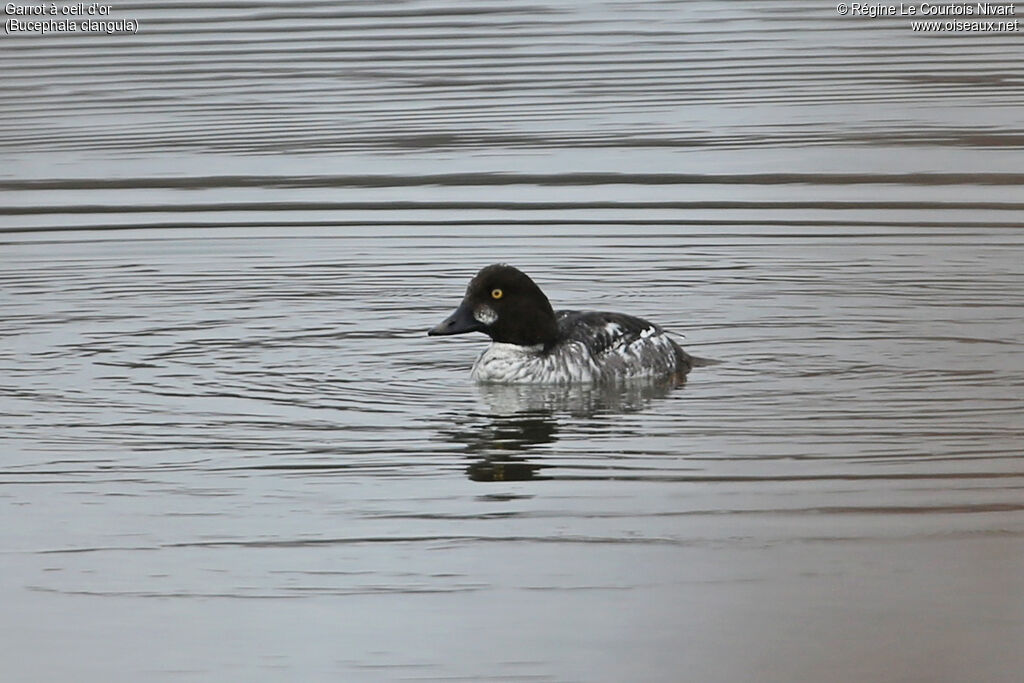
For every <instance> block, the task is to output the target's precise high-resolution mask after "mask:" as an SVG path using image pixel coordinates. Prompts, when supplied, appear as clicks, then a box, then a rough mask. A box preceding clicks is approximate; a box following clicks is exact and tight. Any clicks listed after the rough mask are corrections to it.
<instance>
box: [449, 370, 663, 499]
mask: <svg viewBox="0 0 1024 683" xmlns="http://www.w3.org/2000/svg"><path fill="white" fill-rule="evenodd" d="M675 386H676V384H675V382H674V380H672V379H671V378H661V379H660V380H633V381H630V382H626V383H624V384H615V385H610V386H609V385H543V384H540V385H538V384H481V385H479V386H478V387H477V389H478V390H479V392H480V397H481V398H482V399H483V401H484V403H486V404H487V406H488V407H489V408H490V412H489V413H488V414H487V415H486V416H484V415H480V414H475V415H474V414H464V415H461V416H460V417H459V418H457V420H456V422H457V424H455V425H452V426H451V427H450V428H447V429H444V430H442V434H443V435H444V436H445V437H447V438H448V439H449V440H451V441H454V442H456V443H461V444H463V445H465V448H466V451H467V452H468V453H469V454H470V456H471V457H472V459H473V461H472V462H471V463H470V464H469V465H468V466H467V468H466V473H467V475H468V476H469V478H470V479H472V480H473V481H522V480H527V479H544V478H546V477H543V476H541V475H540V472H541V470H543V469H545V468H547V467H550V465H545V464H538V463H533V462H529V461H527V460H526V458H525V457H524V456H525V454H526V453H527V452H530V451H534V450H537V449H540V448H543V447H545V446H548V445H550V444H553V443H555V442H556V441H558V432H559V427H560V424H559V417H558V416H559V415H566V414H568V415H570V416H572V417H576V418H579V417H595V416H599V415H604V416H607V415H616V414H621V413H629V412H635V411H638V410H641V409H643V408H644V407H646V406H648V405H650V403H651V402H652V401H654V400H655V399H658V398H661V397H664V396H666V395H667V394H668V393H669V392H670V391H671V390H672V389H673V387H675ZM481 418H483V419H484V421H483V422H481V421H480V419H481Z"/></svg>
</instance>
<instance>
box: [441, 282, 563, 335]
mask: <svg viewBox="0 0 1024 683" xmlns="http://www.w3.org/2000/svg"><path fill="white" fill-rule="evenodd" d="M557 331H558V327H557V324H556V322H555V312H554V311H553V310H552V308H551V303H550V302H549V301H548V298H547V297H546V296H544V292H542V291H540V287H538V286H537V285H536V284H535V283H534V281H533V280H531V279H530V277H529V276H528V275H527V274H526V273H524V272H522V271H521V270H518V269H516V268H513V267H512V266H509V265H505V264H503V263H496V264H494V265H492V266H487V267H486V268H484V269H483V270H481V271H480V272H479V273H477V274H476V277H474V278H473V279H472V280H471V281H470V283H469V286H468V287H467V288H466V296H465V297H463V299H462V303H461V304H459V307H458V308H457V309H455V312H454V313H452V314H451V315H450V316H448V317H447V318H445V319H444V321H442V322H441V324H439V325H437V326H436V327H433V328H431V329H430V330H428V331H427V334H429V335H431V336H442V335H449V334H464V333H466V332H483V333H484V334H486V335H487V336H489V337H490V338H491V339H492V340H494V341H496V342H502V343H505V344H517V345H519V346H534V345H537V344H543V345H544V346H550V345H551V344H553V343H554V341H555V338H556V335H557Z"/></svg>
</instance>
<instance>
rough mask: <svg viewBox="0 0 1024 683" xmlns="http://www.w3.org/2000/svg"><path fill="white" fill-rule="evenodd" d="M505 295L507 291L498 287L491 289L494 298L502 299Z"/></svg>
mask: <svg viewBox="0 0 1024 683" xmlns="http://www.w3.org/2000/svg"><path fill="white" fill-rule="evenodd" d="M503 296H505V292H503V291H501V290H500V289H498V288H497V287H495V288H494V289H492V290H491V298H492V299H500V298H501V297H503Z"/></svg>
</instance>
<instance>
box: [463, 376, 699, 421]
mask: <svg viewBox="0 0 1024 683" xmlns="http://www.w3.org/2000/svg"><path fill="white" fill-rule="evenodd" d="M677 386H679V382H678V381H677V380H676V378H674V377H660V378H641V379H634V380H629V381H627V382H622V383H618V384H481V385H479V386H478V387H477V389H478V390H479V392H480V397H481V398H482V399H483V400H484V402H485V403H487V405H488V406H489V407H490V409H491V411H492V412H493V413H495V414H511V413H526V412H531V411H545V412H547V413H568V414H569V415H573V416H577V417H591V416H594V415H600V414H617V413H632V412H636V411H638V410H642V409H644V408H645V407H647V406H648V405H650V403H651V401H653V400H655V399H658V398H663V397H665V396H667V395H668V393H669V392H670V391H672V389H674V388H675V387H677Z"/></svg>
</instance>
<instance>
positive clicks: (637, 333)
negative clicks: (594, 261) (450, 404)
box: [427, 263, 694, 384]
mask: <svg viewBox="0 0 1024 683" xmlns="http://www.w3.org/2000/svg"><path fill="white" fill-rule="evenodd" d="M465 332H483V333H485V334H486V335H487V336H489V337H490V338H491V342H492V343H491V345H490V346H489V347H488V348H487V350H485V351H484V352H483V354H481V356H480V357H479V358H478V359H477V361H476V363H474V364H473V373H472V377H473V379H474V380H476V381H477V382H493V383H501V384H514V383H537V384H569V383H575V382H614V381H619V380H626V379H632V378H637V377H665V376H674V377H675V378H677V379H679V380H681V379H683V377H685V375H686V373H687V372H689V371H690V368H691V367H692V366H693V361H694V359H693V358H692V357H691V356H690V355H689V354H687V353H686V352H685V351H683V350H682V349H681V348H680V347H679V345H678V344H676V343H675V341H673V340H672V339H671V338H670V337H669V336H668V335H667V334H666V333H665V332H664V331H663V330H662V329H661V328H660V327H658V326H657V325H655V324H653V323H649V322H647V321H646V320H641V319H640V318H635V317H633V316H631V315H623V314H621V313H599V312H595V311H557V312H556V311H554V310H552V308H551V303H550V302H549V301H548V298H547V297H546V296H544V292H542V291H540V287H538V286H537V285H536V284H535V283H534V282H533V280H531V279H530V278H529V276H527V275H526V274H525V273H523V272H522V271H519V270H517V269H515V268H513V267H512V266H508V265H505V264H501V263H499V264H495V265H493V266H487V267H486V268H484V269H483V270H481V271H480V272H479V273H477V275H476V277H474V278H473V280H472V281H471V282H470V283H469V287H467V288H466V296H465V298H463V300H462V303H461V304H460V305H459V307H458V309H456V311H455V312H454V313H452V314H451V315H450V316H448V318H447V319H445V320H444V322H442V323H441V324H440V325H438V326H437V327H434V328H432V329H430V330H429V331H428V332H427V334H429V335H449V334H463V333H465Z"/></svg>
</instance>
